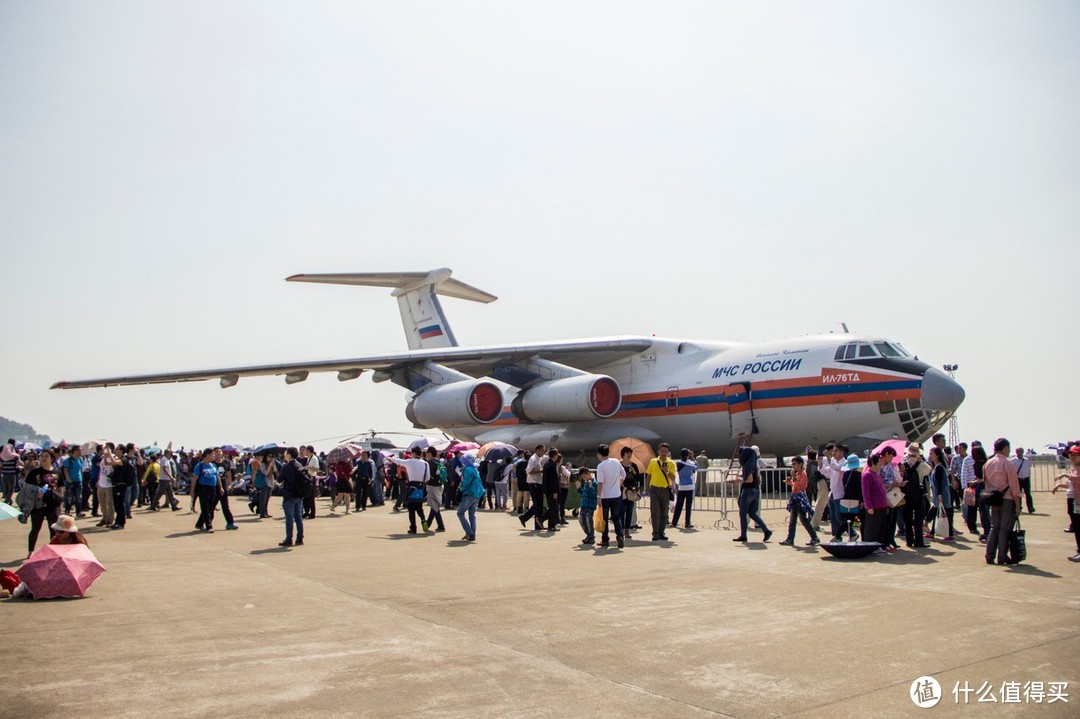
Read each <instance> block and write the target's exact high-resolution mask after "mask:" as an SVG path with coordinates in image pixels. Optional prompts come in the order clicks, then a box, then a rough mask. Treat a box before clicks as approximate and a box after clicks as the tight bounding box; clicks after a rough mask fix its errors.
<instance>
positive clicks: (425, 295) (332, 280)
mask: <svg viewBox="0 0 1080 719" xmlns="http://www.w3.org/2000/svg"><path fill="white" fill-rule="evenodd" d="M452 274H453V273H452V272H451V271H450V270H449V269H447V268H445V267H443V268H440V269H437V270H431V271H430V272H351V273H340V274H319V275H292V276H290V277H286V278H285V280H286V281H287V282H313V283H318V284H326V285H363V286H366V287H392V288H394V291H393V292H392V293H391V295H392V296H393V297H396V298H397V301H398V310H399V311H400V312H401V324H402V326H403V327H404V328H405V339H406V340H407V341H408V343H409V349H411V350H418V349H434V348H438V347H457V344H458V343H457V339H456V338H455V337H454V333H453V331H451V329H450V323H449V322H447V321H446V315H445V314H444V313H443V309H442V305H441V304H440V303H439V297H438V296H439V295H445V296H446V297H456V298H458V299H462V300H472V301H473V302H484V303H487V302H494V301H495V300H496V299H498V298H497V297H495V295H493V294H490V293H487V292H484V291H483V290H481V289H477V288H476V287H473V286H472V285H467V284H465V283H464V282H459V281H458V280H454V279H451V275H452Z"/></svg>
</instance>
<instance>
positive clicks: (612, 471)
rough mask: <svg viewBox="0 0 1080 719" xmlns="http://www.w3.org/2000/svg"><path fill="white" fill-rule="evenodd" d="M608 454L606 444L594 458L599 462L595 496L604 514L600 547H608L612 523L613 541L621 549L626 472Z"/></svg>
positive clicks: (617, 461)
mask: <svg viewBox="0 0 1080 719" xmlns="http://www.w3.org/2000/svg"><path fill="white" fill-rule="evenodd" d="M609 452H610V450H609V448H608V446H607V445H606V444H601V445H599V446H598V447H597V448H596V458H597V459H598V460H600V464H598V465H596V496H597V497H599V498H600V505H601V507H603V512H604V533H603V535H602V536H601V538H600V546H601V547H606V546H608V528H609V527H611V525H612V523H614V524H615V539H616V540H617V541H618V543H619V549H622V547H623V526H622V518H623V511H622V488H623V481H624V480H625V479H626V470H625V469H624V468H623V466H622V462H620V461H619V460H617V459H615V458H614V457H609V456H608V454H609Z"/></svg>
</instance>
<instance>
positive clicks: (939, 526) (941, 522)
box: [934, 506, 951, 537]
mask: <svg viewBox="0 0 1080 719" xmlns="http://www.w3.org/2000/svg"><path fill="white" fill-rule="evenodd" d="M934 534H935V535H937V536H939V537H948V536H951V535H950V533H949V515H947V514H945V507H944V506H942V507H941V508H940V509H939V510H938V513H937V516H936V517H934Z"/></svg>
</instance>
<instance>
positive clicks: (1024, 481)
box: [1009, 447, 1035, 514]
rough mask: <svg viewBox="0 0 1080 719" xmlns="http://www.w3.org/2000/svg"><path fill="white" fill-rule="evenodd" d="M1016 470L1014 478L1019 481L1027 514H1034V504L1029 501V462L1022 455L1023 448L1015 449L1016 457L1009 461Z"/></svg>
mask: <svg viewBox="0 0 1080 719" xmlns="http://www.w3.org/2000/svg"><path fill="white" fill-rule="evenodd" d="M1009 462H1010V464H1012V466H1013V467H1015V468H1016V476H1017V478H1019V480H1020V489H1021V490H1022V491H1023V492H1024V497H1025V498H1026V499H1027V508H1028V514H1035V504H1034V502H1032V501H1031V460H1030V459H1028V458H1027V457H1026V456H1025V455H1024V448H1023V447H1017V448H1016V456H1015V457H1013V458H1011V459H1010V460H1009Z"/></svg>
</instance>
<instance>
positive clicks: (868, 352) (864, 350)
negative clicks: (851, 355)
mask: <svg viewBox="0 0 1080 719" xmlns="http://www.w3.org/2000/svg"><path fill="white" fill-rule="evenodd" d="M859 357H877V352H875V351H874V348H873V346H871V345H870V344H868V343H866V342H860V343H859Z"/></svg>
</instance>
